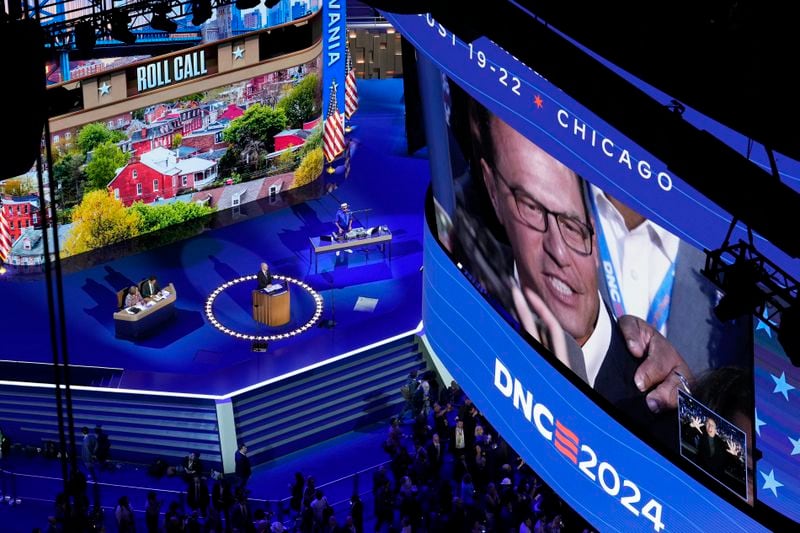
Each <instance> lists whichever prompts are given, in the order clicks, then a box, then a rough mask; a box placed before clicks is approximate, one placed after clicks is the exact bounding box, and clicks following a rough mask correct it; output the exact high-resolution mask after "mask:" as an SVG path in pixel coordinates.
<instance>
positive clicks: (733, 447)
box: [725, 439, 742, 457]
mask: <svg viewBox="0 0 800 533" xmlns="http://www.w3.org/2000/svg"><path fill="white" fill-rule="evenodd" d="M725 441H726V442H727V444H728V449H727V452H728V453H729V454H731V455H735V456H737V457H738V456H739V454H740V453H741V452H742V445H741V444H739V443H738V442H736V441H735V440H733V439H725Z"/></svg>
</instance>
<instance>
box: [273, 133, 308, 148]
mask: <svg viewBox="0 0 800 533" xmlns="http://www.w3.org/2000/svg"><path fill="white" fill-rule="evenodd" d="M308 135H309V133H308V132H307V131H306V130H283V131H282V132H280V133H278V134H276V135H275V151H276V152H279V151H281V150H285V149H286V148H290V147H297V146H300V145H302V144H304V143H305V142H306V139H307V138H308Z"/></svg>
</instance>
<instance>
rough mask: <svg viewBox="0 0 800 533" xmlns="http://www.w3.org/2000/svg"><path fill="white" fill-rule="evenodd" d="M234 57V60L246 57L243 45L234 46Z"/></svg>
mask: <svg viewBox="0 0 800 533" xmlns="http://www.w3.org/2000/svg"><path fill="white" fill-rule="evenodd" d="M233 59H234V61H235V60H237V59H244V48H242V47H241V46H237V47H236V48H234V50H233Z"/></svg>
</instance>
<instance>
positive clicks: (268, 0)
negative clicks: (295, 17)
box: [264, 0, 280, 9]
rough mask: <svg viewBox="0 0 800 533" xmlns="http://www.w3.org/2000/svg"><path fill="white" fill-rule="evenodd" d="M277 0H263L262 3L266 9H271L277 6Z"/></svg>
mask: <svg viewBox="0 0 800 533" xmlns="http://www.w3.org/2000/svg"><path fill="white" fill-rule="evenodd" d="M279 2H280V0H264V5H265V6H267V9H272V8H273V7H275V6H277V5H278V3H279Z"/></svg>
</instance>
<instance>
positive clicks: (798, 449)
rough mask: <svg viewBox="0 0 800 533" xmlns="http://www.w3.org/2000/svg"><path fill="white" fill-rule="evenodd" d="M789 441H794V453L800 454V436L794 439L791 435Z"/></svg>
mask: <svg viewBox="0 0 800 533" xmlns="http://www.w3.org/2000/svg"><path fill="white" fill-rule="evenodd" d="M789 442H791V443H792V446H793V447H794V449H793V450H792V455H800V437H798V438H796V439H793V438H792V437H789Z"/></svg>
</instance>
